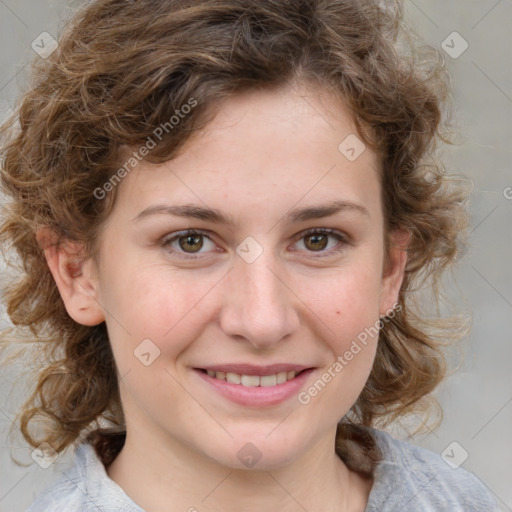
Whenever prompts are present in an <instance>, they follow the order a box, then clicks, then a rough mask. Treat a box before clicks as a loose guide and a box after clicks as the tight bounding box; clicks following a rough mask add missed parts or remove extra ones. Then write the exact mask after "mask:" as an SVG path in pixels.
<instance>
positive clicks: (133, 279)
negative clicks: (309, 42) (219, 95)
mask: <svg viewBox="0 0 512 512" xmlns="http://www.w3.org/2000/svg"><path fill="white" fill-rule="evenodd" d="M198 101H200V100H198ZM355 133H356V130H355V127H354V124H353V122H352V120H351V118H350V117H349V115H348V114H347V111H346V110H345V109H344V107H343V106H342V105H341V104H339V103H337V102H336V101H335V100H334V99H333V98H330V97H329V96H327V95H323V96H322V97H320V96H319V94H318V91H317V92H316V93H313V92H311V91H310V90H305V89H304V90H303V91H301V92H300V93H299V92H294V90H292V89H283V90H280V91H265V92H263V91H259V92H256V91H255V92H249V93H244V94H240V95H238V96H235V97H232V98H231V99H229V100H228V101H227V102H226V103H225V104H224V105H223V106H222V108H221V109H220V111H219V113H218V115H217V116H216V118H215V119H214V120H213V121H212V122H211V123H210V124H209V125H208V126H207V128H206V130H203V131H202V132H201V133H200V134H198V135H197V136H196V137H194V138H193V139H192V140H190V141H189V142H188V143H187V145H186V146H185V147H184V149H183V151H182V152H181V153H180V156H178V157H177V158H175V159H173V160H171V161H169V162H167V163H165V164H162V165H156V166H155V165H151V166H150V165H147V164H144V165H142V164H141V165H139V166H138V167H137V168H136V169H134V170H133V171H131V173H130V174H129V175H128V176H126V177H125V178H124V180H123V181H122V183H121V184H120V185H118V186H119V187H120V190H119V191H118V192H119V194H118V197H117V202H116V204H115V207H114V209H113V211H112V213H111V215H110V217H109V219H108V221H107V223H106V225H105V229H104V231H103V232H102V235H101V239H100V252H99V260H98V267H97V268H96V271H95V273H94V280H93V281H94V285H93V289H94V294H95V298H96V299H97V302H98V304H100V305H101V311H102V312H103V314H104V316H105V319H106V323H107V327H108V332H109V335H110V340H111V344H112V349H113V352H114V357H115V360H116V364H117V367H118V371H119V379H120V391H121V398H122V402H123V407H124V411H125V416H126V421H127V428H128V432H129V434H130V433H131V434H134V435H137V436H139V439H140V442H141V443H144V444H145V445H152V444H157V445H158V446H160V447H162V446H174V447H178V446H179V447H180V449H184V450H188V451H189V452H192V453H194V455H195V456H197V455H203V456H206V457H209V458H211V459H213V460H214V461H217V462H219V463H221V464H223V465H227V466H230V467H241V468H243V467H244V466H246V467H250V466H251V465H252V464H254V463H255V462H257V463H258V467H259V468H272V467H278V466H281V465H284V464H285V463H287V462H290V461H292V460H293V459H294V458H296V457H299V456H303V455H306V454H307V453H308V452H310V451H311V450H321V449H327V450H332V449H333V445H332V444H330V443H332V441H333V437H334V432H335V428H336V424H337V422H338V421H339V420H340V419H341V418H342V417H343V416H344V415H345V414H346V413H347V411H348V410H349V409H350V407H351V406H352V405H353V404H354V402H355V400H356V399H357V397H358V395H359V394H360V392H361V390H362V389H363V386H364V385H365V382H366V380H367V378H368V375H369V373H370V370H371V368H372V363H373V360H374V356H375V350H376V344H377V338H376V337H375V336H374V334H375V328H374V327H375V325H376V324H378V321H379V314H384V313H385V312H386V311H389V310H390V308H392V307H393V304H394V303H395V301H396V299H397V292H398V288H399V286H400V282H401V278H402V272H403V265H404V262H405V257H404V252H403V251H401V250H399V249H397V248H394V249H392V250H391V252H390V261H389V262H388V263H387V264H384V262H385V258H384V255H385V251H384V246H385V244H384V232H383V223H384V219H383V213H382V204H381V190H380V181H379V161H378V159H377V157H376V155H375V154H374V153H373V152H372V151H371V150H370V149H369V148H366V149H364V148H363V146H362V145H361V144H362V143H361V142H360V141H359V140H358V139H357V138H356V136H355V135H354V134H355ZM347 137H348V139H347ZM186 230H194V233H195V234H189V235H187V234H186ZM324 230H327V231H324ZM386 261H387V260H386ZM98 307H99V306H98ZM372 328H373V329H372ZM370 329H371V330H370ZM372 334H373V336H372ZM363 340H364V342H363ZM336 362H337V363H338V364H336ZM292 372H295V374H296V376H295V377H294V373H292ZM226 374H229V375H228V376H227V379H228V380H225V379H226ZM228 381H229V382H228ZM240 381H241V382H240ZM315 383H316V385H315Z"/></svg>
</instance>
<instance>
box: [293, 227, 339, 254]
mask: <svg viewBox="0 0 512 512" xmlns="http://www.w3.org/2000/svg"><path fill="white" fill-rule="evenodd" d="M329 239H331V242H329ZM340 242H341V245H342V246H343V245H345V244H346V243H347V240H346V237H345V236H344V235H343V234H342V233H339V232H337V231H334V230H332V229H310V230H308V231H306V232H305V233H302V234H301V238H300V239H299V240H298V242H297V243H302V245H303V246H304V247H305V250H306V251H308V252H330V251H329V249H333V248H334V247H336V246H338V245H339V244H340ZM326 249H327V250H326ZM340 250H341V248H338V249H336V250H335V251H334V252H337V251H340Z"/></svg>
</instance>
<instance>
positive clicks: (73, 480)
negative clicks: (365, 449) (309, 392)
mask: <svg viewBox="0 0 512 512" xmlns="http://www.w3.org/2000/svg"><path fill="white" fill-rule="evenodd" d="M372 433H373V434H374V435H375V437H376V439H377V442H378V445H379V447H380V449H381V451H382V453H383V460H382V461H381V462H380V463H379V464H378V466H377V467H376V469H375V472H374V483H373V487H372V490H371V493H370V497H369V500H368V504H367V506H366V509H365V512H498V511H499V510H500V508H499V507H498V504H497V502H496V500H495V499H494V497H493V495H492V493H491V492H490V491H489V490H488V489H487V487H486V486H485V485H484V484H483V483H482V482H481V481H480V480H479V479H478V478H477V477H476V476H475V475H473V474H472V473H470V472H468V471H466V470H464V469H462V468H461V467H458V468H456V469H454V468H452V467H450V466H449V465H448V463H447V462H445V460H443V458H442V457H441V456H440V455H438V454H436V453H434V452H431V451H429V450H426V449H424V448H420V447H417V446H415V445H412V444H410V443H408V442H405V441H399V440H397V439H394V438H393V437H391V436H390V435H389V434H388V433H386V432H382V431H379V430H374V429H372ZM63 511H65V512H144V510H143V509H142V508H141V507H139V506H138V505H137V504H135V503H134V502H133V501H132V500H131V499H130V498H129V497H128V496H127V495H126V493H125V492H124V491H123V489H121V487H119V486H118V485H117V484H116V483H115V482H114V481H113V480H111V479H110V478H109V477H108V475H107V473H106V470H105V467H104V466H103V464H102V463H101V461H100V460H99V458H98V456H97V455H96V453H95V451H94V449H93V448H92V446H91V445H88V444H80V445H79V446H78V447H77V449H76V454H75V461H74V465H73V466H72V467H71V470H69V471H67V472H65V473H64V474H63V475H62V477H61V478H60V479H59V480H58V481H57V482H56V483H55V484H54V485H53V486H51V487H50V488H48V489H47V490H46V491H44V492H43V494H42V495H40V496H39V498H37V499H36V501H35V502H34V503H33V504H32V505H31V506H30V508H29V509H28V511H27V512H63ZM311 512H317V511H311Z"/></svg>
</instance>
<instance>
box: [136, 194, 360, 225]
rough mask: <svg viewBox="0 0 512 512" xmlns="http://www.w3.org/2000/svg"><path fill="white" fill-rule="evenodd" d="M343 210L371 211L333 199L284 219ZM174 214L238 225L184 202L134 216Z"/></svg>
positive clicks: (318, 216) (317, 216) (315, 216)
mask: <svg viewBox="0 0 512 512" xmlns="http://www.w3.org/2000/svg"><path fill="white" fill-rule="evenodd" d="M343 211H353V212H357V213H359V214H362V215H364V216H366V217H370V212H369V211H368V209H367V208H365V207H364V206H363V205H361V204H358V203H354V202H351V201H342V200H336V201H331V202H329V203H327V204H325V205H317V206H310V207H307V208H300V209H298V208H296V209H294V210H291V211H290V212H288V213H287V214H286V215H285V216H284V219H285V220H286V221H287V222H288V223H292V222H303V221H306V220H310V219H321V218H323V217H330V216H331V215H335V214H337V213H340V212H343ZM162 214H165V215H174V216H176V217H184V218H192V219H199V220H205V221H209V222H213V223H217V224H225V225H226V226H228V227H230V228H233V227H235V225H236V222H235V220H234V218H233V217H232V216H230V215H226V214H224V213H222V212H221V211H220V210H217V209H215V208H206V207H202V206H198V205H195V204H184V205H176V206H170V205H165V204H157V205H154V206H149V207H148V208H145V209H144V210H142V211H141V212H140V213H139V214H137V215H136V216H135V217H134V218H133V221H134V222H138V221H140V220H141V219H143V218H146V217H149V216H151V215H162Z"/></svg>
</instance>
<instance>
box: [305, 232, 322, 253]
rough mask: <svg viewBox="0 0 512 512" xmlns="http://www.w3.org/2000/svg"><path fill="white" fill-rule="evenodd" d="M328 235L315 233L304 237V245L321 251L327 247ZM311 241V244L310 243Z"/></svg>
mask: <svg viewBox="0 0 512 512" xmlns="http://www.w3.org/2000/svg"><path fill="white" fill-rule="evenodd" d="M327 240H328V236H327V235H323V234H321V233H314V234H312V235H307V236H305V237H304V245H305V246H306V247H307V248H308V249H311V250H313V251H321V250H322V249H325V248H326V247H327ZM308 241H310V243H311V245H308Z"/></svg>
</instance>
